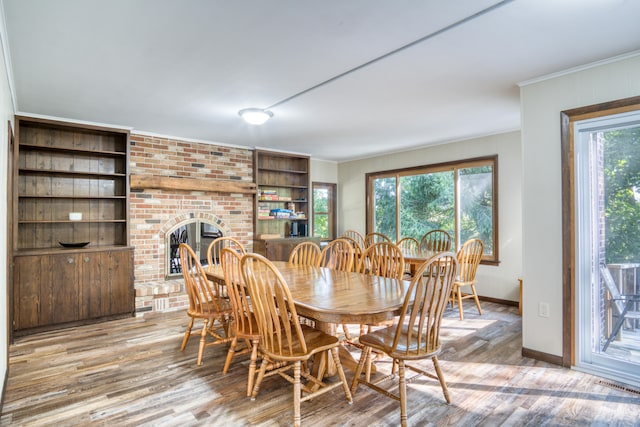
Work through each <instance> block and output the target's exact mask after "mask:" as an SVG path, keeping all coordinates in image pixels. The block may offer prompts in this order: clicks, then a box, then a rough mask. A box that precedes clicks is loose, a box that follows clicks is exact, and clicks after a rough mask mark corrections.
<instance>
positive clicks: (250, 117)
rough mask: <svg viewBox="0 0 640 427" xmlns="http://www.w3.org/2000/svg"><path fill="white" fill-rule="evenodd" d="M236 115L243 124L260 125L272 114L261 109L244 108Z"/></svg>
mask: <svg viewBox="0 0 640 427" xmlns="http://www.w3.org/2000/svg"><path fill="white" fill-rule="evenodd" d="M238 115H239V116H240V117H242V118H243V119H244V121H245V122H247V123H249V124H252V125H261V124H264V123H266V121H267V120H269V119H270V118H271V117H273V113H272V112H271V111H269V110H263V109H262V108H245V109H243V110H240V111H238Z"/></svg>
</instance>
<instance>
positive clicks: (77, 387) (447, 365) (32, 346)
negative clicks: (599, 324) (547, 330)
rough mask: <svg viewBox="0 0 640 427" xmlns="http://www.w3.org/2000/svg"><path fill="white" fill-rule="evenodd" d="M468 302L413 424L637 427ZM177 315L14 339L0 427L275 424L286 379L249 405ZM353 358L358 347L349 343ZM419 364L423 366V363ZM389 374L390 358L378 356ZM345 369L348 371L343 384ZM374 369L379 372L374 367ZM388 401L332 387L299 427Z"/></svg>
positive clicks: (630, 416)
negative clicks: (441, 380)
mask: <svg viewBox="0 0 640 427" xmlns="http://www.w3.org/2000/svg"><path fill="white" fill-rule="evenodd" d="M483 308H484V310H485V314H484V315H482V316H478V315H477V314H475V313H474V309H473V307H472V306H471V305H469V306H468V307H467V309H466V310H465V320H464V321H460V320H458V314H457V310H451V309H448V310H447V311H446V314H445V316H446V318H445V320H444V326H443V328H442V337H443V340H444V350H443V352H442V354H441V357H440V360H441V367H442V370H443V372H444V375H445V378H446V380H447V383H448V385H449V392H450V394H451V400H452V403H451V405H447V404H446V403H445V401H444V398H443V396H442V392H441V389H440V386H439V384H438V383H437V382H435V381H433V380H431V379H428V378H424V379H420V380H417V381H415V382H413V383H412V384H411V385H409V387H408V398H409V405H408V415H409V424H410V425H413V426H430V425H433V426H473V425H484V426H496V425H517V426H521V425H527V426H542V425H553V426H558V425H559V426H568V425H580V426H584V425H602V426H604V425H606V426H612V425H619V426H623V425H624V426H630V425H638V424H640V395H637V394H634V393H632V392H627V391H624V390H618V389H616V388H614V387H609V386H606V385H602V384H600V379H599V378H596V377H592V376H590V375H587V374H583V373H580V372H576V371H572V370H568V369H564V368H561V367H558V366H555V365H551V364H547V363H543V362H538V361H535V360H532V359H528V358H523V357H522V356H521V347H522V344H521V338H520V337H521V320H520V317H519V316H518V314H517V308H515V307H507V306H502V305H497V304H492V303H487V302H484V303H483ZM186 323H187V317H186V314H185V313H184V312H174V313H166V314H158V315H153V316H147V317H142V318H130V319H123V320H117V321H113V322H108V323H101V324H97V325H90V326H82V327H77V328H72V329H66V330H60V331H56V332H49V333H42V334H38V335H32V336H28V337H23V338H19V339H17V340H16V343H15V344H14V345H12V346H11V348H10V368H9V379H8V384H7V387H6V390H5V400H4V406H3V408H2V417H1V418H0V425H2V426H10V425H11V426H39V425H43V426H45V425H46V426H53V425H55V426H75V425H82V426H87V425H99V426H206V425H212V426H217V425H224V426H244V425H259V426H280V425H289V424H290V423H291V421H292V410H291V402H292V386H291V385H290V384H289V383H287V382H285V381H284V380H282V379H281V378H279V377H277V376H275V377H271V378H268V379H266V380H265V382H264V384H263V387H262V390H261V392H260V394H259V396H258V398H257V400H255V401H251V400H250V399H248V398H246V397H245V387H246V386H245V384H246V383H245V381H246V375H247V366H248V357H247V355H244V356H239V357H237V358H236V360H234V362H233V364H232V367H231V370H230V372H229V373H228V374H227V375H223V374H222V373H221V371H222V366H223V364H224V358H225V356H226V350H227V348H226V346H218V347H213V348H211V347H210V348H207V349H206V350H205V355H204V362H203V364H202V366H196V364H195V361H196V353H197V345H198V340H197V339H196V337H192V339H191V340H190V341H189V344H188V346H187V348H186V350H185V351H184V353H181V352H180V351H179V346H180V342H181V338H182V334H183V332H184V327H185V325H186ZM353 352H354V354H355V355H356V357H357V356H358V354H357V350H353ZM423 366H424V367H426V368H428V369H431V367H432V365H431V361H425V362H424V363H423ZM378 368H379V370H380V371H381V372H383V373H384V372H388V371H389V369H390V363H388V362H387V361H385V360H382V361H380V362H379V363H378ZM352 375H353V373H352V372H350V371H347V379H348V380H349V381H351V378H352ZM380 375H381V374H380ZM399 419H400V412H399V407H398V403H397V402H395V401H392V400H391V399H388V398H386V397H384V396H382V395H379V394H377V393H375V392H373V391H372V390H370V389H368V388H366V387H362V386H361V387H359V388H358V391H357V393H356V394H355V396H354V403H353V405H348V404H347V403H346V401H345V399H344V395H343V394H342V391H341V389H340V388H338V389H335V390H334V391H332V392H329V393H328V394H325V395H323V396H320V397H318V398H316V399H314V400H313V401H310V402H304V403H303V404H302V423H303V425H307V426H329V425H353V426H395V425H398V424H399Z"/></svg>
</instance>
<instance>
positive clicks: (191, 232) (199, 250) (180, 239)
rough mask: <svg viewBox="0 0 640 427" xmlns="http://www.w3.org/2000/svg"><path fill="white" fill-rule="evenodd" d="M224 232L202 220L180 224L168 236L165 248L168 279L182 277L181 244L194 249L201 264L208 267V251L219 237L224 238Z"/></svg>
mask: <svg viewBox="0 0 640 427" xmlns="http://www.w3.org/2000/svg"><path fill="white" fill-rule="evenodd" d="M222 236H223V234H222V230H220V228H219V227H218V226H217V225H216V224H214V223H212V222H208V221H206V220H202V219H192V220H189V221H186V222H183V223H181V224H179V225H178V226H177V227H175V228H174V229H173V230H170V231H169V232H168V233H167V234H166V242H165V248H167V251H166V256H165V259H166V262H165V271H166V272H168V273H167V274H166V278H167V279H169V278H176V277H178V276H181V275H182V267H181V266H180V254H179V253H178V247H179V246H180V243H186V244H187V245H189V246H190V247H191V249H193V251H194V252H195V253H196V256H197V257H198V259H199V260H200V264H202V265H203V266H206V265H207V249H208V248H209V245H210V244H211V242H213V241H214V240H215V239H217V238H218V237H222Z"/></svg>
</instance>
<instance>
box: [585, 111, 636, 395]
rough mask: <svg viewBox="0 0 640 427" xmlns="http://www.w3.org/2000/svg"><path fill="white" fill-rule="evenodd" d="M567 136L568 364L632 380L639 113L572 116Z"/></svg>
mask: <svg viewBox="0 0 640 427" xmlns="http://www.w3.org/2000/svg"><path fill="white" fill-rule="evenodd" d="M574 135H575V159H574V160H575V162H574V164H575V176H574V178H575V188H574V194H575V207H576V212H575V219H576V228H575V247H576V251H575V252H576V303H577V310H576V319H575V320H576V325H577V326H576V336H577V342H576V352H575V354H576V360H575V365H576V368H577V369H580V370H584V371H587V372H591V373H594V374H596V375H600V376H604V377H608V378H611V379H614V380H618V381H622V382H625V383H628V384H634V385H640V319H638V317H640V281H639V280H638V279H639V278H640V113H639V112H634V113H623V114H617V115H612V116H606V117H599V118H595V119H588V120H582V121H578V122H576V124H575V127H574ZM633 295H638V296H637V297H636V298H639V300H638V301H639V302H634V301H633V300H632V298H633Z"/></svg>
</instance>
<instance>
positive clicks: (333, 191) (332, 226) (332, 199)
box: [309, 182, 338, 241]
mask: <svg viewBox="0 0 640 427" xmlns="http://www.w3.org/2000/svg"><path fill="white" fill-rule="evenodd" d="M337 187H338V185H337V184H335V183H330V182H312V183H311V213H312V215H311V224H310V228H311V232H310V233H309V235H310V236H314V237H315V221H316V219H315V216H316V210H315V191H316V189H322V188H326V189H327V190H328V191H329V198H328V208H329V209H328V211H327V212H319V213H321V214H326V215H327V216H328V229H329V237H328V238H324V237H321V240H322V241H331V240H333V239H335V238H336V230H337V226H336V222H337V221H336V215H337V206H336V205H337V198H338V196H337Z"/></svg>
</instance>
